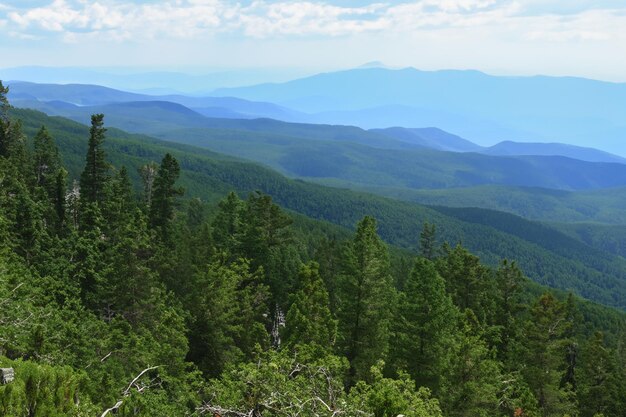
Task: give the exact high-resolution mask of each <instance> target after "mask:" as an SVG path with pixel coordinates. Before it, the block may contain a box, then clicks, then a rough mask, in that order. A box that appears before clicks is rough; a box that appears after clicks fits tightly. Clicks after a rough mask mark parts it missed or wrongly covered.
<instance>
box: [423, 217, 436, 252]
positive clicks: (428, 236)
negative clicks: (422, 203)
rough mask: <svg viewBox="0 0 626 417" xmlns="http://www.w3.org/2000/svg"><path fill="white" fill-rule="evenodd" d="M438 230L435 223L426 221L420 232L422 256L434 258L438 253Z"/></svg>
mask: <svg viewBox="0 0 626 417" xmlns="http://www.w3.org/2000/svg"><path fill="white" fill-rule="evenodd" d="M436 237H437V231H436V228H435V225H434V224H429V223H427V222H424V226H423V227H422V232H421V233H420V248H419V249H420V252H419V253H420V256H422V257H424V258H426V259H429V260H431V261H432V260H433V259H435V256H436V253H437V242H436Z"/></svg>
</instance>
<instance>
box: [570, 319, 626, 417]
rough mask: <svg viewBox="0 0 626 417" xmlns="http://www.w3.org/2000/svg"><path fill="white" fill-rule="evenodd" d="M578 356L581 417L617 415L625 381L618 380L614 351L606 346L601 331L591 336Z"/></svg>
mask: <svg viewBox="0 0 626 417" xmlns="http://www.w3.org/2000/svg"><path fill="white" fill-rule="evenodd" d="M581 356H582V357H581V377H580V384H579V389H578V398H579V399H580V411H581V413H580V414H581V416H583V417H593V416H594V415H598V414H599V415H606V416H612V415H618V413H619V412H620V410H622V408H621V404H620V395H621V396H622V401H623V399H624V398H623V396H624V395H623V393H625V392H626V391H625V389H626V382H625V381H623V380H621V379H620V376H619V373H618V372H617V369H618V368H617V363H616V362H617V361H616V358H615V353H614V352H613V351H612V350H611V349H609V348H607V347H606V345H605V342H604V335H603V334H602V332H595V333H594V334H593V335H592V336H591V338H590V339H589V340H588V341H587V343H586V344H585V346H584V348H583V352H582V355H581ZM620 392H621V394H620Z"/></svg>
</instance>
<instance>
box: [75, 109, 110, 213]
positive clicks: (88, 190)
mask: <svg viewBox="0 0 626 417" xmlns="http://www.w3.org/2000/svg"><path fill="white" fill-rule="evenodd" d="M103 126H104V115H103V114H94V115H92V116H91V128H90V129H89V143H88V149H87V157H86V163H85V169H84V170H83V173H82V174H81V176H80V196H81V200H82V202H83V204H99V203H102V202H103V201H104V200H105V199H106V195H105V192H104V191H105V186H106V183H107V181H108V179H109V164H108V163H107V161H106V157H105V152H104V139H105V132H106V129H105V128H104V127H103Z"/></svg>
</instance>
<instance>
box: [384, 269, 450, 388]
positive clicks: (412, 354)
mask: <svg viewBox="0 0 626 417" xmlns="http://www.w3.org/2000/svg"><path fill="white" fill-rule="evenodd" d="M457 319H458V311H457V310H456V308H455V307H454V306H453V304H452V301H451V299H450V296H449V295H448V294H447V293H446V288H445V283H444V281H443V279H442V278H441V276H439V274H438V273H437V270H436V269H435V266H434V264H433V263H432V262H431V261H429V260H428V259H426V258H418V259H417V260H416V261H415V265H414V267H413V270H412V271H411V273H410V275H409V277H408V279H407V281H406V283H405V290H404V292H403V293H400V297H399V301H398V308H397V310H396V317H395V318H394V321H393V325H392V334H393V337H394V343H393V344H392V347H391V353H392V358H391V359H392V361H391V362H390V364H391V365H392V367H393V368H395V369H396V370H400V369H403V370H406V371H407V372H408V373H409V375H411V377H412V378H413V379H415V382H416V383H417V384H418V386H425V387H429V388H430V389H432V390H434V391H435V392H438V391H439V386H440V383H441V376H442V374H443V373H444V369H445V368H446V366H447V362H448V361H449V360H450V358H449V353H450V352H449V346H451V345H452V341H453V334H454V331H455V329H456V322H457Z"/></svg>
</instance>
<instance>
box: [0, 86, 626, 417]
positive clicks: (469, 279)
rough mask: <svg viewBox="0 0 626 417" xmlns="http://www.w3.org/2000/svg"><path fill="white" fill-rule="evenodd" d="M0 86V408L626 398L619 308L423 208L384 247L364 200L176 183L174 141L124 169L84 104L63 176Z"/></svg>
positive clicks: (53, 150)
mask: <svg viewBox="0 0 626 417" xmlns="http://www.w3.org/2000/svg"><path fill="white" fill-rule="evenodd" d="M0 87H1V85H0ZM0 93H2V94H0V97H3V94H4V91H3V90H1V91H0ZM0 105H1V108H0V184H1V185H2V186H1V187H0V307H1V308H0V367H1V368H12V369H13V370H14V374H15V379H14V380H12V381H4V380H3V383H2V384H0V414H2V415H5V416H36V417H39V416H68V415H74V416H82V415H102V416H106V415H111V414H114V413H115V414H116V415H119V416H157V415H158V416H161V415H162V416H179V415H180V416H184V415H221V416H224V417H228V416H233V417H235V416H237V417H238V416H244V415H245V416H293V415H301V416H336V415H338V414H344V415H350V416H352V415H354V416H356V415H364V416H373V417H379V416H380V417H384V416H389V417H391V416H396V415H399V414H402V415H406V416H419V417H422V416H423V417H426V416H435V417H436V416H511V415H516V416H546V417H548V416H550V417H551V416H565V415H570V416H571V415H581V416H590V417H593V416H596V415H604V416H607V417H608V416H616V417H617V416H619V415H620V413H621V411H622V410H623V409H624V407H626V395H625V394H624V393H625V392H626V386H625V385H624V383H625V381H626V375H625V374H624V372H625V370H626V351H625V350H624V346H625V337H626V333H625V331H626V328H625V326H626V316H624V314H623V313H620V312H618V311H616V310H612V309H610V308H606V307H601V306H598V305H593V304H590V303H588V302H585V301H582V300H580V299H577V298H575V297H574V296H571V295H570V296H565V297H562V296H560V295H558V294H557V296H555V295H554V294H552V293H550V292H545V291H544V289H541V288H539V287H537V286H536V285H532V284H531V283H530V282H529V281H528V280H527V279H526V278H524V277H523V274H522V273H521V271H520V270H519V268H518V267H517V266H516V264H515V263H514V262H509V261H502V262H501V263H500V264H499V265H498V266H497V267H495V268H493V267H489V266H486V265H484V264H483V263H482V262H481V261H480V259H479V258H478V257H476V256H475V255H472V254H471V253H470V252H468V251H467V250H466V249H465V248H463V247H462V246H460V245H457V246H450V245H448V244H443V245H440V244H439V243H438V242H437V240H436V227H435V228H434V227H433V226H432V225H427V227H424V231H423V233H422V236H421V239H420V254H419V255H412V254H407V253H406V252H404V253H402V252H398V251H393V252H390V248H389V247H388V246H387V245H386V244H385V243H384V242H383V240H382V239H381V237H380V236H379V233H378V230H377V222H376V220H375V219H374V218H373V217H369V216H365V217H363V218H362V219H361V220H359V221H358V222H357V224H356V231H355V232H354V234H346V233H345V232H344V231H339V229H336V228H333V227H329V226H328V225H325V224H322V223H317V222H314V221H312V220H305V219H300V218H298V217H296V221H298V227H294V224H293V221H294V218H293V216H292V215H290V214H289V213H288V212H286V211H284V210H283V209H281V208H280V207H279V206H278V205H276V204H275V203H274V202H273V200H272V198H271V197H270V196H268V195H265V194H262V193H249V195H248V196H247V198H245V199H241V198H240V197H239V196H237V194H235V193H232V192H231V193H229V194H227V195H222V198H221V200H220V202H219V204H217V206H215V205H214V203H208V204H207V203H203V202H202V201H200V200H198V199H181V195H182V194H183V192H184V190H183V189H182V188H181V187H180V185H179V184H180V181H179V179H180V174H181V165H182V163H181V162H179V160H178V159H177V158H176V157H175V156H174V155H172V154H170V153H164V154H163V155H162V156H161V157H160V158H159V159H158V160H159V161H160V163H158V164H157V163H154V162H152V163H149V162H148V163H145V164H143V165H141V166H140V167H139V168H140V169H139V173H137V177H140V178H141V180H140V181H139V182H137V183H135V184H133V180H132V179H131V175H130V173H131V172H132V171H131V170H130V169H129V168H127V167H126V166H125V165H117V164H111V159H110V158H109V156H108V151H107V148H105V146H104V145H105V144H106V143H107V142H108V136H107V134H108V132H107V131H106V128H105V127H104V126H103V116H102V115H94V116H93V118H92V125H91V129H90V130H89V131H88V132H86V133H87V134H86V135H85V138H84V140H83V142H85V144H86V145H87V146H86V147H83V148H85V149H84V154H83V163H82V164H80V165H81V171H80V173H79V175H77V176H76V177H75V178H77V179H76V180H74V181H73V182H70V181H68V170H67V168H66V167H65V165H64V164H63V162H62V160H61V157H60V155H61V154H60V153H59V150H58V149H59V148H58V143H60V141H61V138H59V141H58V142H57V139H56V138H55V137H54V134H52V133H51V132H52V129H46V128H45V127H40V128H39V130H38V132H37V133H36V135H35V136H34V137H32V139H30V137H29V136H26V135H24V133H23V132H24V130H22V125H21V123H20V122H19V121H16V120H15V119H11V118H10V117H8V116H7V103H6V102H5V101H3V102H2V103H0ZM129 145H130V146H132V143H131V144H129ZM153 149H154V150H155V153H157V152H156V150H157V149H159V148H158V147H155V148H153ZM128 157H129V158H131V159H130V161H134V160H133V159H132V158H136V156H133V154H132V153H130V154H129V155H128ZM187 163H188V162H187ZM131 166H133V165H132V164H129V167H131ZM235 174H237V173H236V172H234V173H230V175H235ZM133 177H135V176H134V175H133ZM216 192H217V191H216ZM416 239H417V237H416ZM3 372H4V371H3Z"/></svg>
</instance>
